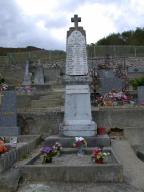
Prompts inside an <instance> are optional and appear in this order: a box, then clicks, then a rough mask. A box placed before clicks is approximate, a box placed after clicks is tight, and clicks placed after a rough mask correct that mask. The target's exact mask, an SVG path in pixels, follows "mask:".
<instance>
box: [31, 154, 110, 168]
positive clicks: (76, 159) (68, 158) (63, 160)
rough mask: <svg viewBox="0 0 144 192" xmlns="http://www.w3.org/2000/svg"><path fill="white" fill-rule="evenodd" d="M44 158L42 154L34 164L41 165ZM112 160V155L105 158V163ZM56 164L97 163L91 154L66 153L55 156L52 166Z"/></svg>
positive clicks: (81, 164) (77, 164) (80, 164)
mask: <svg viewBox="0 0 144 192" xmlns="http://www.w3.org/2000/svg"><path fill="white" fill-rule="evenodd" d="M42 160H43V156H40V158H38V159H37V160H36V161H35V163H34V165H41V164H42ZM112 162H113V161H112V159H111V157H110V156H109V157H108V158H107V159H105V163H109V164H111V163H112ZM44 165H45V164H44ZM55 165H65V166H75V165H76V166H84V165H95V163H93V162H92V160H91V155H82V156H79V155H77V154H65V155H61V156H58V157H54V158H53V162H52V163H51V166H55Z"/></svg>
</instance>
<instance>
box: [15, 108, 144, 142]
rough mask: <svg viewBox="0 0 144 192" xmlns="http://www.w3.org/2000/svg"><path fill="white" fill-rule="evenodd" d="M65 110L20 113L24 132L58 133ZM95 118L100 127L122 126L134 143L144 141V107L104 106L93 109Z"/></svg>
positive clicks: (20, 122) (19, 118)
mask: <svg viewBox="0 0 144 192" xmlns="http://www.w3.org/2000/svg"><path fill="white" fill-rule="evenodd" d="M63 115H64V113H63V111H61V110H53V111H51V112H48V111H47V112H31V113H30V112H29V113H28V112H25V113H19V114H18V125H19V126H20V127H21V129H22V134H43V135H44V136H48V135H52V134H54V135H55V134H58V133H59V130H60V128H61V124H62V121H63ZM92 115H93V120H94V121H96V122H97V126H98V127H105V128H115V127H118V128H122V129H124V133H125V137H127V138H128V139H129V140H130V142H131V143H132V145H135V144H142V143H144V141H143V140H144V139H143V138H144V108H143V107H139V108H137V107H134V108H103V109H99V110H96V109H95V110H93V113H92Z"/></svg>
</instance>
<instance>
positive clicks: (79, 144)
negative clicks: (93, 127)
mask: <svg viewBox="0 0 144 192" xmlns="http://www.w3.org/2000/svg"><path fill="white" fill-rule="evenodd" d="M73 147H76V148H77V149H78V155H83V154H84V148H85V147H87V142H86V140H85V139H84V138H83V137H75V142H74V143H73Z"/></svg>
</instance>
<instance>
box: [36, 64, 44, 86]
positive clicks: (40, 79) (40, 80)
mask: <svg viewBox="0 0 144 192" xmlns="http://www.w3.org/2000/svg"><path fill="white" fill-rule="evenodd" d="M34 84H35V85H44V71H43V67H42V65H41V62H40V60H38V65H37V68H36V71H35V76H34Z"/></svg>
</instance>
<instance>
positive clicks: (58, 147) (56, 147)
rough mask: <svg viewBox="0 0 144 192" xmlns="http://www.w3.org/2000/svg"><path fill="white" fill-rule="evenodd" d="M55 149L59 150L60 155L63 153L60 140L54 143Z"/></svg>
mask: <svg viewBox="0 0 144 192" xmlns="http://www.w3.org/2000/svg"><path fill="white" fill-rule="evenodd" d="M53 149H54V150H55V151H57V155H58V156H59V155H60V154H61V151H62V145H61V144H60V143H59V142H56V143H55V144H54V145H53Z"/></svg>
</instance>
